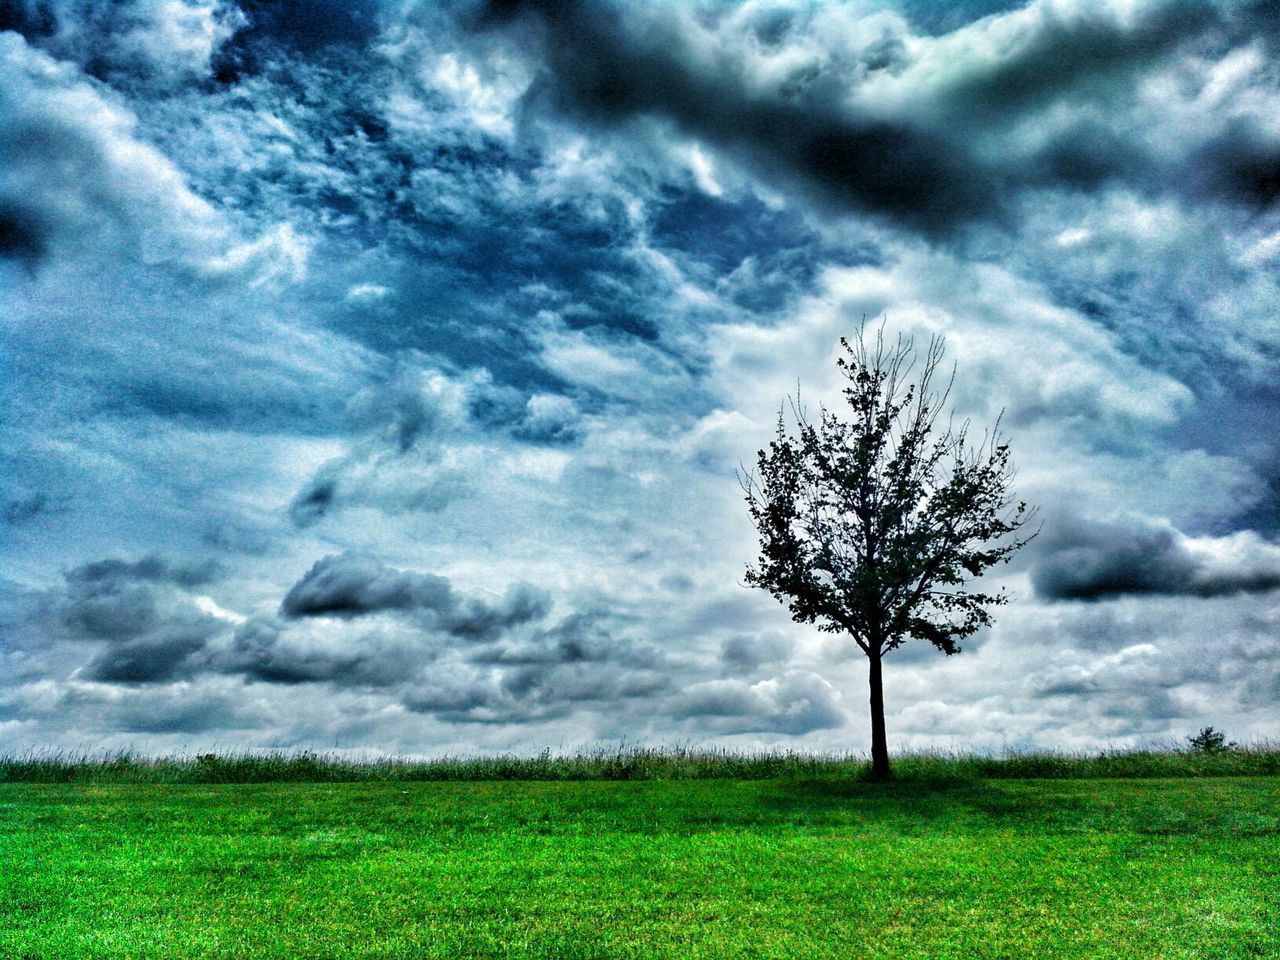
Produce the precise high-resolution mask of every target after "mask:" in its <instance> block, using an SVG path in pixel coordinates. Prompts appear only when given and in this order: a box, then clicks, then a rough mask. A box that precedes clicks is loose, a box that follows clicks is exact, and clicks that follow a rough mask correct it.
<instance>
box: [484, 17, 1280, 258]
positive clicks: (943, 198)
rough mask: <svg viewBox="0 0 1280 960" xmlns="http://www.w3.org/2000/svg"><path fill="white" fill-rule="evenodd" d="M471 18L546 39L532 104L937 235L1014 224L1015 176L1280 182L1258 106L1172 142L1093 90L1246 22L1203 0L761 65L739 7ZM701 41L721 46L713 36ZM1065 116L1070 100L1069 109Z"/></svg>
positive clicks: (1262, 192)
mask: <svg viewBox="0 0 1280 960" xmlns="http://www.w3.org/2000/svg"><path fill="white" fill-rule="evenodd" d="M853 16H854V15H852V14H851V15H850V19H851V20H852V19H853ZM725 19H726V20H727V19H729V18H727V17H726V18H725ZM1015 20H1016V21H1017V25H1016V26H1014V21H1015ZM475 22H476V23H477V24H478V25H481V26H483V27H487V28H490V29H491V28H493V26H494V25H495V24H512V23H515V24H517V25H518V26H519V27H521V28H523V29H524V31H525V34H526V36H527V37H528V38H529V39H530V40H536V42H537V43H538V44H539V45H540V46H539V50H540V56H541V63H542V65H543V68H544V73H543V75H542V77H541V79H540V80H539V81H538V82H537V83H536V84H535V85H534V86H533V87H532V88H531V90H530V93H529V95H528V97H527V101H526V103H527V107H528V108H529V109H530V110H537V109H539V108H542V107H545V108H549V109H550V110H551V111H552V112H554V113H559V114H563V115H567V116H570V117H573V118H575V119H578V120H582V121H586V122H589V123H594V124H599V125H603V126H606V127H618V126H619V125H621V124H624V123H626V122H628V121H630V120H633V119H634V118H638V117H649V118H657V119H659V120H662V121H666V122H669V123H672V124H674V125H675V126H676V127H677V128H679V129H680V130H681V131H682V132H683V133H685V134H687V135H690V136H694V137H698V138H701V139H703V140H705V141H706V142H708V143H710V144H713V145H714V146H716V147H717V148H719V149H722V150H724V151H725V152H726V153H727V154H729V155H731V156H735V157H738V158H739V159H741V160H743V161H744V162H746V163H747V164H749V165H750V166H752V167H753V168H754V169H756V170H757V171H759V172H761V173H762V174H764V175H765V176H772V177H778V178H781V179H782V180H783V181H784V182H788V181H789V182H790V183H792V184H795V185H799V186H800V187H802V188H804V189H808V190H809V191H810V192H811V193H812V194H813V195H814V196H815V198H816V199H817V201H818V202H819V205H820V206H822V207H824V208H830V207H831V206H833V205H834V206H835V207H838V208H841V209H843V210H847V211H853V212H859V213H864V214H871V215H874V216H879V217H882V218H884V219H885V220H886V221H888V222H891V223H894V224H897V225H900V226H904V227H907V228H909V229H911V230H914V231H919V232H922V233H924V234H926V235H928V236H930V237H934V238H939V237H944V236H947V235H951V234H953V233H955V232H956V231H957V230H958V229H960V228H963V227H965V226H967V225H970V224H975V223H998V224H1003V225H1006V226H1008V225H1010V224H1011V219H1010V218H1011V217H1012V216H1013V210H1012V209H1011V206H1010V203H1011V201H1012V200H1013V199H1014V194H1016V193H1017V192H1018V191H1022V190H1027V189H1044V188H1048V189H1059V188H1063V189H1069V190H1083V189H1091V188H1097V187H1100V186H1103V185H1106V184H1108V183H1122V184H1127V185H1129V186H1130V187H1133V188H1136V189H1138V190H1142V191H1152V192H1159V191H1162V190H1168V189H1173V190H1176V191H1181V192H1183V193H1184V194H1186V195H1188V196H1196V195H1203V194H1204V193H1206V192H1207V193H1208V194H1210V195H1214V196H1216V197H1218V198H1220V199H1223V200H1226V201H1230V202H1237V203H1243V204H1245V205H1247V206H1250V207H1253V208H1258V207H1267V206H1269V205H1270V204H1271V203H1272V201H1273V200H1274V199H1275V196H1276V190H1277V188H1276V186H1275V180H1276V169H1277V160H1278V159H1280V153H1278V152H1277V146H1276V144H1275V142H1274V138H1271V137H1269V136H1268V135H1267V134H1266V133H1265V123H1263V122H1261V118H1258V117H1250V118H1247V119H1246V118H1244V117H1239V118H1237V119H1235V120H1232V121H1230V122H1229V123H1228V124H1227V126H1226V127H1225V128H1224V130H1223V131H1222V132H1221V133H1220V134H1218V135H1217V136H1216V137H1212V136H1211V137H1210V138H1209V139H1208V140H1206V141H1204V142H1202V143H1201V144H1200V145H1198V146H1197V145H1196V144H1195V143H1192V144H1189V145H1188V146H1187V148H1186V149H1185V150H1184V151H1182V152H1180V153H1178V154H1177V155H1172V156H1165V155H1163V154H1162V152H1161V151H1159V150H1156V149H1154V148H1153V147H1152V146H1151V145H1150V144H1149V143H1148V142H1147V140H1146V139H1145V136H1146V132H1145V131H1142V130H1139V131H1136V132H1135V131H1133V130H1131V129H1129V127H1128V125H1127V124H1126V123H1125V122H1124V121H1123V120H1119V121H1117V119H1116V116H1117V115H1121V114H1122V112H1123V111H1122V110H1121V109H1116V110H1115V111H1114V113H1113V114H1112V115H1105V114H1104V112H1103V110H1102V109H1100V108H1103V107H1106V106H1111V107H1116V106H1117V105H1120V104H1126V105H1127V104H1129V103H1130V102H1131V100H1132V94H1133V87H1134V84H1133V78H1134V77H1135V76H1136V75H1139V74H1140V72H1141V71H1150V70H1153V69H1156V68H1159V67H1161V66H1162V65H1165V64H1167V63H1169V62H1171V61H1172V60H1173V58H1175V57H1176V56H1177V55H1178V53H1179V51H1180V50H1182V49H1184V48H1188V47H1190V48H1194V49H1201V48H1202V47H1204V46H1205V45H1206V44H1217V45H1219V46H1221V45H1223V43H1224V39H1225V38H1230V39H1225V43H1226V44H1230V43H1231V42H1232V41H1233V40H1234V41H1236V42H1240V41H1242V40H1243V39H1245V38H1247V37H1248V36H1249V34H1248V32H1247V28H1245V29H1243V30H1242V25H1241V24H1240V23H1239V22H1238V21H1237V19H1236V17H1234V16H1233V15H1232V14H1231V12H1230V11H1224V10H1223V9H1221V8H1219V7H1217V6H1215V5H1213V4H1210V3H1193V4H1182V3H1173V2H1165V3H1155V4H1150V5H1147V6H1145V7H1143V8H1142V9H1141V10H1139V11H1136V12H1135V13H1134V15H1133V16H1131V17H1130V16H1127V15H1126V16H1121V15H1119V14H1118V13H1117V11H1116V10H1115V9H1113V8H1111V7H1109V6H1106V5H1098V6H1094V7H1091V6H1090V5H1088V4H1078V5H1067V6H1066V7H1064V8H1062V9H1058V8H1056V7H1054V6H1053V5H1051V4H1047V3H1031V4H1028V5H1027V6H1026V8H1025V9H1024V10H1022V11H1019V12H1016V13H1013V14H1010V15H1009V16H1008V17H1007V18H1005V19H1002V20H993V21H989V22H988V23H987V24H986V25H984V26H977V25H970V26H968V27H966V28H964V29H963V30H960V31H958V32H956V33H954V34H953V35H951V36H949V37H947V38H945V39H944V40H939V41H936V42H930V43H928V44H924V45H923V47H922V52H919V53H917V54H913V55H912V56H907V55H906V54H904V53H903V52H902V49H903V48H902V44H901V42H900V41H899V42H898V43H897V45H896V46H895V45H894V44H893V43H891V42H889V41H891V40H893V39H895V38H894V37H893V36H892V35H889V34H886V33H884V32H882V33H881V34H880V35H878V36H877V37H876V38H875V39H874V40H868V41H867V42H868V45H867V47H866V48H864V50H862V51H860V55H856V54H851V53H850V51H845V50H829V51H824V53H826V54H828V56H826V57H823V58H819V57H807V58H804V59H802V60H800V61H799V63H798V65H797V66H796V67H795V68H794V69H792V70H791V71H787V72H782V73H779V72H777V71H775V72H773V73H771V74H768V75H767V79H766V78H764V77H761V76H759V75H757V74H756V73H754V72H753V70H754V68H753V66H752V62H753V58H755V57H756V54H755V52H754V50H753V48H752V43H751V39H750V38H751V37H752V36H753V34H752V30H753V29H754V26H753V25H751V24H746V25H738V26H725V25H724V24H717V25H716V26H717V27H718V28H719V29H718V31H711V30H706V27H705V26H704V25H702V24H696V23H695V21H694V20H693V19H692V18H682V17H681V16H679V15H676V16H669V15H668V13H661V14H658V13H655V12H654V11H653V10H652V9H646V10H645V11H643V12H637V10H635V9H630V8H625V7H622V6H620V5H611V4H587V3H549V2H541V0H527V2H501V3H498V2H495V3H491V4H489V5H488V6H487V8H485V10H484V13H483V14H481V15H480V16H479V17H478V18H476V20H475ZM744 27H746V29H745V30H744ZM897 28H898V29H902V27H901V25H898V27H897ZM699 31H706V32H705V34H700V33H699ZM756 42H757V43H758V42H759V40H758V39H757V40H756ZM708 43H714V44H715V45H716V49H717V55H716V56H714V57H712V56H707V55H706V54H705V52H704V51H705V49H706V46H707V44H708ZM767 45H768V44H767V43H766V44H765V46H767ZM890 50H895V51H897V52H896V53H893V54H891V55H887V52H888V51H890ZM870 89H883V90H884V91H885V92H886V93H887V94H888V95H889V96H891V97H894V98H900V100H901V101H902V102H901V107H902V109H900V110H899V111H897V112H895V113H893V114H891V115H890V114H886V113H884V112H881V111H878V110H875V109H874V108H872V109H868V108H867V107H865V106H862V105H860V104H861V101H860V100H859V97H858V95H859V94H860V93H862V92H864V91H866V90H870ZM1055 115H1056V118H1055ZM1064 115H1065V116H1068V117H1071V118H1072V119H1070V120H1069V121H1068V122H1067V123H1066V124H1065V125H1062V122H1061V117H1062V116H1064ZM1055 124H1057V129H1055V128H1054V125H1055ZM1020 125H1021V126H1020ZM1031 127H1034V128H1035V132H1031V133H1030V135H1028V134H1029V128H1031ZM1010 141H1014V142H1017V144H1018V145H1017V146H1015V147H1012V148H1011V144H1010Z"/></svg>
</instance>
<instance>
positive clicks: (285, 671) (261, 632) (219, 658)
mask: <svg viewBox="0 0 1280 960" xmlns="http://www.w3.org/2000/svg"><path fill="white" fill-rule="evenodd" d="M296 633H297V631H296V630H291V629H290V625H289V624H287V623H280V622H279V621H276V620H272V619H263V618H255V619H252V620H249V621H247V622H245V623H244V624H242V625H241V626H240V627H239V628H237V630H236V632H235V636H234V638H233V639H232V642H231V645H230V647H229V648H228V649H226V650H222V651H219V652H218V653H217V654H216V655H215V656H214V657H213V658H212V661H211V667H212V669H215V670H218V671H220V672H223V673H231V674H240V675H242V676H243V677H245V678H246V679H248V680H257V681H261V682H264V683H273V684H284V685H295V684H301V683H330V684H333V685H334V686H336V687H387V686H394V685H396V684H401V683H404V682H406V681H407V680H410V679H411V678H413V677H414V676H415V675H416V674H417V673H418V672H419V671H420V670H421V669H422V667H423V666H424V665H425V664H427V663H429V662H430V661H431V660H432V659H433V658H434V656H435V653H434V651H433V650H432V649H431V648H430V647H428V646H426V645H424V644H423V643H422V642H421V640H420V639H416V638H394V637H386V636H383V635H380V634H376V633H374V634H365V635H361V636H354V637H353V636H351V635H350V634H348V633H345V632H344V633H343V634H342V635H340V636H338V637H336V638H330V639H329V641H328V642H326V643H318V642H316V640H315V638H311V637H306V636H302V637H299V636H297V635H296Z"/></svg>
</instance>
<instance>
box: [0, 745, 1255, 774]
mask: <svg viewBox="0 0 1280 960" xmlns="http://www.w3.org/2000/svg"><path fill="white" fill-rule="evenodd" d="M894 773H895V775H896V776H897V777H898V778H899V779H901V780H913V781H925V782H966V781H973V780H982V779H1098V778H1121V777H1123V778H1152V777H1221V776H1277V775H1280V746H1277V745H1276V744H1273V743H1270V742H1264V743H1260V744H1254V745H1248V746H1243V747H1236V748H1234V749H1231V750H1225V751H1222V752H1218V753H1201V752H1197V751H1192V750H1185V749H1178V748H1176V747H1173V746H1170V747H1168V748H1163V749H1161V748H1147V749H1138V750H1107V751H1103V752H1100V753H1092V754H1089V753H1067V752H1060V751H1046V752H1017V751H1007V752H1005V753H1003V754H1000V755H990V756H987V755H980V754H964V753H957V752H936V751H935V752H917V753H907V754H902V755H900V756H898V757H896V758H894ZM867 774H868V763H867V759H866V757H865V756H863V755H862V754H855V753H840V754H831V753H827V754H815V753H803V752H799V751H792V750H785V751H760V752H738V751H732V750H727V749H721V748H714V747H692V746H658V747H646V746H636V745H626V744H623V745H619V746H617V747H602V748H598V749H595V750H587V751H579V752H575V753H555V752H552V751H551V750H543V751H542V752H541V753H539V754H536V755H533V756H517V755H514V754H508V755H502V756H444V757H439V758H435V759H427V760H419V759H408V758H395V757H392V758H374V759H352V758H350V757H343V756H339V755H336V754H323V753H314V752H310V751H303V752H287V751H266V752H259V751H244V752H239V753H235V752H223V753H201V754H183V755H172V756H158V757H149V756H144V755H138V754H133V753H130V752H120V753H111V754H88V753H86V754H74V753H65V752H58V751H49V752H31V753H26V754H7V755H4V754H0V782H10V783H278V782H288V781H297V782H307V783H326V782H328V783H351V782H361V781H411V780H706V779H722V780H764V779H775V778H790V779H861V778H864V777H866V776H867Z"/></svg>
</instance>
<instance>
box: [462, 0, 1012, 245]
mask: <svg viewBox="0 0 1280 960" xmlns="http://www.w3.org/2000/svg"><path fill="white" fill-rule="evenodd" d="M486 14H487V15H486V16H484V17H482V18H481V19H480V23H482V24H490V23H495V22H497V23H501V22H505V21H509V20H512V19H524V20H525V21H526V22H527V21H528V20H530V19H532V20H535V21H537V24H538V26H540V27H541V28H542V29H541V30H539V31H538V33H540V34H541V39H542V41H543V47H542V54H543V57H544V62H545V64H546V67H547V70H548V74H547V76H546V78H545V79H544V81H543V83H542V85H541V86H535V87H534V88H533V90H531V92H530V95H529V96H530V100H529V103H530V105H531V106H536V105H537V104H539V102H545V103H546V104H547V105H549V106H551V107H552V108H553V109H556V110H560V111H565V112H568V113H570V114H573V115H576V116H580V117H583V118H584V119H587V120H589V121H592V122H597V123H602V124H617V123H620V122H623V121H625V120H627V119H629V118H631V117H635V116H643V115H650V116H656V117H660V118H663V119H667V120H671V121H673V122H675V123H676V124H678V125H679V126H680V127H681V128H682V129H684V130H685V131H687V132H689V133H692V134H694V135H696V136H702V137H706V138H707V139H708V140H710V141H711V142H713V143H715V144H717V145H718V146H721V147H724V148H726V149H728V150H730V151H732V152H735V153H741V154H743V155H744V156H745V157H746V158H747V159H749V160H750V161H751V162H753V163H755V164H758V165H760V166H761V167H763V168H765V169H766V170H772V171H774V172H780V173H783V174H790V175H794V176H796V177H799V178H800V179H801V180H802V181H803V182H804V183H807V184H808V185H810V186H812V187H813V188H815V189H816V190H817V192H818V194H819V195H820V197H821V198H822V199H823V200H825V201H826V202H833V203H836V204H839V205H841V206H844V207H846V208H848V209H853V210H861V211H864V212H868V213H872V214H878V215H882V216H886V217H888V218H890V219H892V220H895V221H899V222H903V223H906V224H909V225H911V226H913V227H915V228H916V229H919V230H922V231H924V232H926V233H930V234H941V233H946V232H948V231H949V230H950V229H952V228H953V227H955V226H956V225H957V224H960V223H963V222H967V221H969V220H972V219H975V218H987V217H992V216H996V215H998V214H999V212H1000V208H1001V207H1002V202H1003V201H1002V197H1001V195H1000V192H999V187H1000V184H999V181H998V179H997V178H996V177H995V176H993V175H992V173H991V171H989V170H987V169H984V167H983V166H982V164H981V163H979V162H978V160H977V159H976V158H975V157H973V156H972V155H971V153H970V150H969V148H968V146H967V145H966V144H965V143H964V142H963V141H961V140H958V139H956V138H954V137H952V136H950V135H949V134H947V133H946V132H944V131H942V130H939V129H935V130H931V131H930V130H926V129H923V128H922V127H919V126H917V125H916V124H915V123H914V122H912V120H911V119H910V118H906V117H902V118H894V119H882V118H874V117H870V116H858V115H855V114H851V113H847V112H844V111H842V110H841V109H840V108H839V107H838V105H837V104H836V103H834V102H832V101H831V100H829V99H826V100H825V102H824V98H813V97H809V96H807V95H802V96H795V95H794V94H793V93H791V92H788V91H787V90H786V89H778V90H773V91H768V92H765V93H755V92H751V91H749V89H748V86H747V85H746V83H745V82H744V78H743V77H742V76H740V75H738V74H737V73H735V72H734V71H733V70H728V71H723V70H716V71H714V72H713V71H709V70H705V69H701V68H700V67H699V66H698V65H696V63H695V61H694V58H692V57H691V56H690V52H689V48H688V44H687V42H686V40H685V39H684V37H682V36H681V35H680V34H679V32H678V31H677V30H675V29H672V28H670V27H668V26H666V25H664V24H663V23H660V22H658V21H657V19H656V18H654V19H653V20H652V21H651V22H649V23H647V24H645V25H644V29H632V25H631V24H630V23H629V22H628V18H627V17H626V16H625V15H624V14H622V13H620V12H619V11H618V10H617V9H616V8H613V7H611V6H608V5H605V4H587V3H577V2H571V3H553V2H545V3H544V2H536V0H535V2H524V3H519V2H517V3H510V2H508V3H494V4H491V5H490V7H489V10H488V11H486ZM722 66H723V65H722ZM832 92H834V90H833V91H832Z"/></svg>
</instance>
